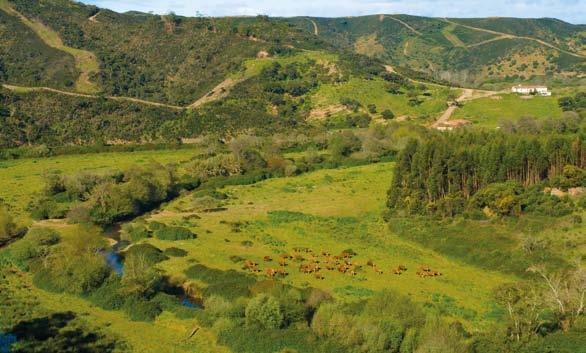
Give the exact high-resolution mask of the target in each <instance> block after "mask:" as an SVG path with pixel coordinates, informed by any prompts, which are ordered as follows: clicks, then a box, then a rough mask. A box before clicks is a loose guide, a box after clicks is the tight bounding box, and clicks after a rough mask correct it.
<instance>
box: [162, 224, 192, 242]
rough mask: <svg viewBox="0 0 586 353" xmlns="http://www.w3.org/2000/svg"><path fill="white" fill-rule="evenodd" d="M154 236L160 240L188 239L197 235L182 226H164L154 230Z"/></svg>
mask: <svg viewBox="0 0 586 353" xmlns="http://www.w3.org/2000/svg"><path fill="white" fill-rule="evenodd" d="M155 237H156V238H157V239H161V240H171V241H173V240H188V239H195V238H196V237H197V236H196V235H195V234H194V233H192V232H191V231H190V230H189V229H187V228H184V227H164V228H163V229H159V230H157V231H156V232H155Z"/></svg>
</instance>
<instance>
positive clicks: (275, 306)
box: [245, 294, 283, 329]
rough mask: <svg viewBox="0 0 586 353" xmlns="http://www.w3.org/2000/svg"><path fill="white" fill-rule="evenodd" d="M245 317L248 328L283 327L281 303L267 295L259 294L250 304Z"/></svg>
mask: <svg viewBox="0 0 586 353" xmlns="http://www.w3.org/2000/svg"><path fill="white" fill-rule="evenodd" d="M245 316H246V324H247V325H248V326H253V327H260V328H264V329H277V328H280V327H282V325H283V313H281V308H280V305H279V302H278V301H277V300H276V299H275V298H273V297H271V296H268V295H266V294H259V295H257V296H256V297H254V298H253V299H252V300H251V301H250V302H249V303H248V305H247V306H246V311H245Z"/></svg>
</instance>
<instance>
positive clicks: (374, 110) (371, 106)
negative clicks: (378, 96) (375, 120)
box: [367, 104, 376, 114]
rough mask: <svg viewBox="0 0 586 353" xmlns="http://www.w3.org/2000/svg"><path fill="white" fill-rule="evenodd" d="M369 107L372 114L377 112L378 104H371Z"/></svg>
mask: <svg viewBox="0 0 586 353" xmlns="http://www.w3.org/2000/svg"><path fill="white" fill-rule="evenodd" d="M367 108H368V112H369V113H370V114H376V105H375V104H369V105H368V106H367Z"/></svg>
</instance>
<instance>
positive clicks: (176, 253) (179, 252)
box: [163, 247, 187, 257]
mask: <svg viewBox="0 0 586 353" xmlns="http://www.w3.org/2000/svg"><path fill="white" fill-rule="evenodd" d="M163 254H165V255H167V256H172V257H185V256H187V251H185V250H183V249H179V248H175V247H171V248H167V249H165V251H164V252H163Z"/></svg>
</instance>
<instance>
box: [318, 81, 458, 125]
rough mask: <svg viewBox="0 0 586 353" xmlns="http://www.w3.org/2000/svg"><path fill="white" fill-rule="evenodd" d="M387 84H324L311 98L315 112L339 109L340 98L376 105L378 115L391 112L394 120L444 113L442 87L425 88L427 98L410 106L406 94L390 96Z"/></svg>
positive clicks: (432, 117) (431, 116) (446, 98)
mask: <svg viewBox="0 0 586 353" xmlns="http://www.w3.org/2000/svg"><path fill="white" fill-rule="evenodd" d="M387 85H388V83H387V82H386V81H384V80H382V79H372V80H365V79H361V78H351V79H350V80H349V81H348V82H344V83H340V84H324V85H322V86H321V87H320V88H319V89H318V90H317V92H315V94H314V95H313V96H312V103H313V105H314V107H315V108H327V107H329V106H333V105H339V104H340V100H341V99H342V98H351V99H355V100H358V101H359V102H360V103H362V105H363V106H364V107H366V106H367V105H369V104H374V105H376V108H377V111H378V112H382V111H384V110H387V109H389V110H391V111H392V112H393V113H394V114H395V116H396V117H401V116H408V117H411V118H419V117H423V118H431V119H435V118H436V117H437V116H439V115H441V113H442V112H443V111H444V110H446V108H447V105H446V102H447V101H448V95H449V92H450V91H449V89H448V88H445V87H440V86H435V85H427V87H428V89H429V93H431V96H430V97H426V96H423V95H421V96H419V99H420V100H421V101H422V103H421V104H420V105H417V106H410V105H409V97H408V96H407V94H397V95H393V94H390V93H388V92H387V91H386V88H387Z"/></svg>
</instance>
